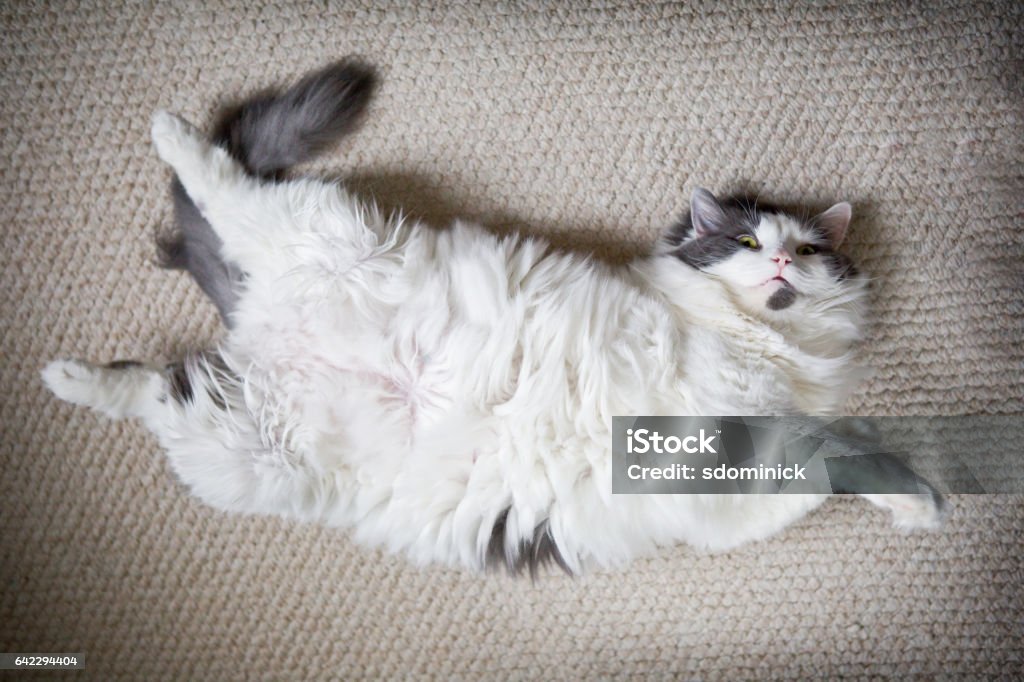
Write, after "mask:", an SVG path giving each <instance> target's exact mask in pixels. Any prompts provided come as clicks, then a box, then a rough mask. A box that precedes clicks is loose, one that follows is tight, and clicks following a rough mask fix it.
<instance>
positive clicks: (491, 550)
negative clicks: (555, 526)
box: [484, 509, 573, 580]
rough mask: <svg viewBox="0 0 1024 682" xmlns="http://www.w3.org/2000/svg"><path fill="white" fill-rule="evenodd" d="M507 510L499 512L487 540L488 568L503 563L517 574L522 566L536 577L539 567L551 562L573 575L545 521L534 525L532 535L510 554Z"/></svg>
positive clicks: (502, 564) (532, 576)
mask: <svg viewBox="0 0 1024 682" xmlns="http://www.w3.org/2000/svg"><path fill="white" fill-rule="evenodd" d="M508 513H509V510H508V509H506V510H505V511H503V512H501V514H499V515H498V518H497V519H496V520H495V522H494V528H493V529H491V539H490V541H488V543H487V552H486V554H485V556H484V565H485V566H486V567H487V568H489V569H493V568H497V567H499V566H504V567H505V569H506V570H507V571H508V572H509V574H511V575H520V574H521V573H522V572H523V569H524V568H525V569H526V570H528V571H529V573H530V578H531V579H532V580H536V579H537V572H538V570H539V569H540V567H542V566H545V565H547V564H549V563H552V562H553V563H555V564H556V565H557V566H558V567H559V568H561V569H562V570H563V571H565V573H566V574H568V575H569V576H572V575H573V573H572V571H571V570H570V569H569V566H568V565H567V564H566V563H565V559H564V558H563V557H562V554H561V552H559V550H558V546H557V545H556V544H555V541H554V538H552V537H551V531H550V529H549V528H548V522H547V521H543V522H542V523H540V524H539V525H538V526H537V527H536V528H534V530H533V538H532V539H529V540H521V541H520V542H519V545H518V546H517V547H515V548H514V549H513V550H512V553H511V554H510V553H509V550H508V548H507V546H506V535H507V533H508Z"/></svg>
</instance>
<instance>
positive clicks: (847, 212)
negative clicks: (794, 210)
mask: <svg viewBox="0 0 1024 682" xmlns="http://www.w3.org/2000/svg"><path fill="white" fill-rule="evenodd" d="M852 215H853V207H852V206H850V205H849V204H848V203H846V202H845V201H844V202H842V203H840V204H836V205H835V206H833V207H832V208H830V209H828V210H827V211H825V212H824V213H819V214H818V215H817V216H815V217H814V220H813V221H812V223H811V224H813V225H814V226H815V227H818V228H820V229H821V230H822V231H823V232H824V233H825V236H826V237H827V238H828V241H829V242H830V243H831V244H832V247H833V248H837V247H838V246H839V245H840V244H842V243H843V237H845V236H846V228H847V227H849V226H850V217H851V216H852Z"/></svg>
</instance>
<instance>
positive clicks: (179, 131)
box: [150, 110, 198, 163]
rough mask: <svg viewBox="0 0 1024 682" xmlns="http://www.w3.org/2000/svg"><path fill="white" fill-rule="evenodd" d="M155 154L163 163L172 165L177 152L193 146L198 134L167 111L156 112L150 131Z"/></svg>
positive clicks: (190, 125)
mask: <svg viewBox="0 0 1024 682" xmlns="http://www.w3.org/2000/svg"><path fill="white" fill-rule="evenodd" d="M150 133H151V135H152V137H153V144H154V146H156V152H157V154H159V155H160V158H162V159H163V160H164V161H167V162H168V163H173V162H174V160H175V159H176V158H177V156H178V152H179V150H181V149H182V148H183V147H185V146H187V145H190V144H193V143H194V142H195V140H197V139H198V132H197V131H196V129H195V128H193V127H192V124H190V123H189V122H187V121H186V120H185V119H183V118H181V117H179V116H175V115H174V114H172V113H170V112H168V111H163V110H160V111H157V112H156V113H155V114H153V125H152V128H151V129H150Z"/></svg>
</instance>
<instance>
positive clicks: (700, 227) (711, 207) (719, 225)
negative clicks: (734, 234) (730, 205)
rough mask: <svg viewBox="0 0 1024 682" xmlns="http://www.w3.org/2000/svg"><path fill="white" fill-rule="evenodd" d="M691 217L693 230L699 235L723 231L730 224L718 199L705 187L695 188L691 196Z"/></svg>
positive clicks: (703, 235)
mask: <svg viewBox="0 0 1024 682" xmlns="http://www.w3.org/2000/svg"><path fill="white" fill-rule="evenodd" d="M690 218H691V219H692V220H693V231H694V233H695V234H696V235H697V237H706V236H708V235H709V234H714V233H715V232H721V231H722V230H724V229H725V228H726V226H727V224H728V219H727V218H726V215H725V211H724V210H722V205H721V204H719V203H718V199H716V198H715V195H714V194H712V193H711V192H709V191H707V190H706V189H704V188H703V187H698V188H697V189H695V190H693V196H692V197H690Z"/></svg>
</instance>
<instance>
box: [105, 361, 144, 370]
mask: <svg viewBox="0 0 1024 682" xmlns="http://www.w3.org/2000/svg"><path fill="white" fill-rule="evenodd" d="M106 367H107V369H131V368H132V367H142V363H141V362H139V361H138V360H114V361H113V362H108V363H107V364H106Z"/></svg>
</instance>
